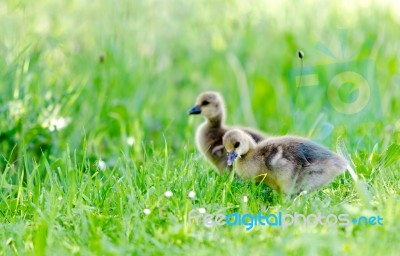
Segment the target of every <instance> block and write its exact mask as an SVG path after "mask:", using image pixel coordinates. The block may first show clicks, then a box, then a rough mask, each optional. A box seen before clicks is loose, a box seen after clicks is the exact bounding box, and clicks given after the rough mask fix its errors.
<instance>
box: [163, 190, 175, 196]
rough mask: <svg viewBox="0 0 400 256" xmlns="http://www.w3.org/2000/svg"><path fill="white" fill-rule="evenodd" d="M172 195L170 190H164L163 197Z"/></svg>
mask: <svg viewBox="0 0 400 256" xmlns="http://www.w3.org/2000/svg"><path fill="white" fill-rule="evenodd" d="M172 195H173V193H172V192H171V191H170V190H168V191H165V193H164V196H165V197H171V196H172Z"/></svg>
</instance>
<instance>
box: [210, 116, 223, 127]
mask: <svg viewBox="0 0 400 256" xmlns="http://www.w3.org/2000/svg"><path fill="white" fill-rule="evenodd" d="M206 120H207V121H206V122H207V125H208V126H210V127H221V126H222V123H223V120H224V117H223V115H222V114H219V115H216V116H215V117H212V118H207V119H206Z"/></svg>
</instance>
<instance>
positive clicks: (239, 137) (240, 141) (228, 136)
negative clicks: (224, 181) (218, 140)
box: [222, 129, 255, 166]
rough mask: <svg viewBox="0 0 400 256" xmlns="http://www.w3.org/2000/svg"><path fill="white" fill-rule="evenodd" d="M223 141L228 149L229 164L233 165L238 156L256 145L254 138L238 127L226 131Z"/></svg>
mask: <svg viewBox="0 0 400 256" xmlns="http://www.w3.org/2000/svg"><path fill="white" fill-rule="evenodd" d="M222 143H223V144H224V147H225V149H226V151H228V166H232V165H233V163H234V162H235V160H236V158H237V157H241V156H243V155H245V154H247V152H249V150H250V149H251V148H253V147H255V142H254V140H253V139H252V138H251V137H250V136H249V135H247V134H246V133H244V132H242V131H241V130H238V129H233V130H230V131H228V132H227V133H225V135H224V137H223V138H222Z"/></svg>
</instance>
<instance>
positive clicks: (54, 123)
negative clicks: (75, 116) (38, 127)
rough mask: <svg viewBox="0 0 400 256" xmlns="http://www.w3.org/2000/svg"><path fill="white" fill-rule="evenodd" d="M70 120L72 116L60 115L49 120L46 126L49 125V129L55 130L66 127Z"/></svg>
mask: <svg viewBox="0 0 400 256" xmlns="http://www.w3.org/2000/svg"><path fill="white" fill-rule="evenodd" d="M70 122H71V118H69V117H67V118H64V117H60V118H54V119H50V120H48V121H47V123H46V124H45V126H47V127H48V129H49V131H51V132H54V131H55V130H61V129H64V128H65V127H67V126H68V124H69V123H70Z"/></svg>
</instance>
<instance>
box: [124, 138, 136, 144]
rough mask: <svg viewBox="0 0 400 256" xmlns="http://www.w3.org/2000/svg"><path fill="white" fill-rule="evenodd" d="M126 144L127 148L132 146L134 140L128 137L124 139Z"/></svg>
mask: <svg viewBox="0 0 400 256" xmlns="http://www.w3.org/2000/svg"><path fill="white" fill-rule="evenodd" d="M126 143H127V144H128V145H129V146H133V144H135V138H133V137H128V138H126Z"/></svg>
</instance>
